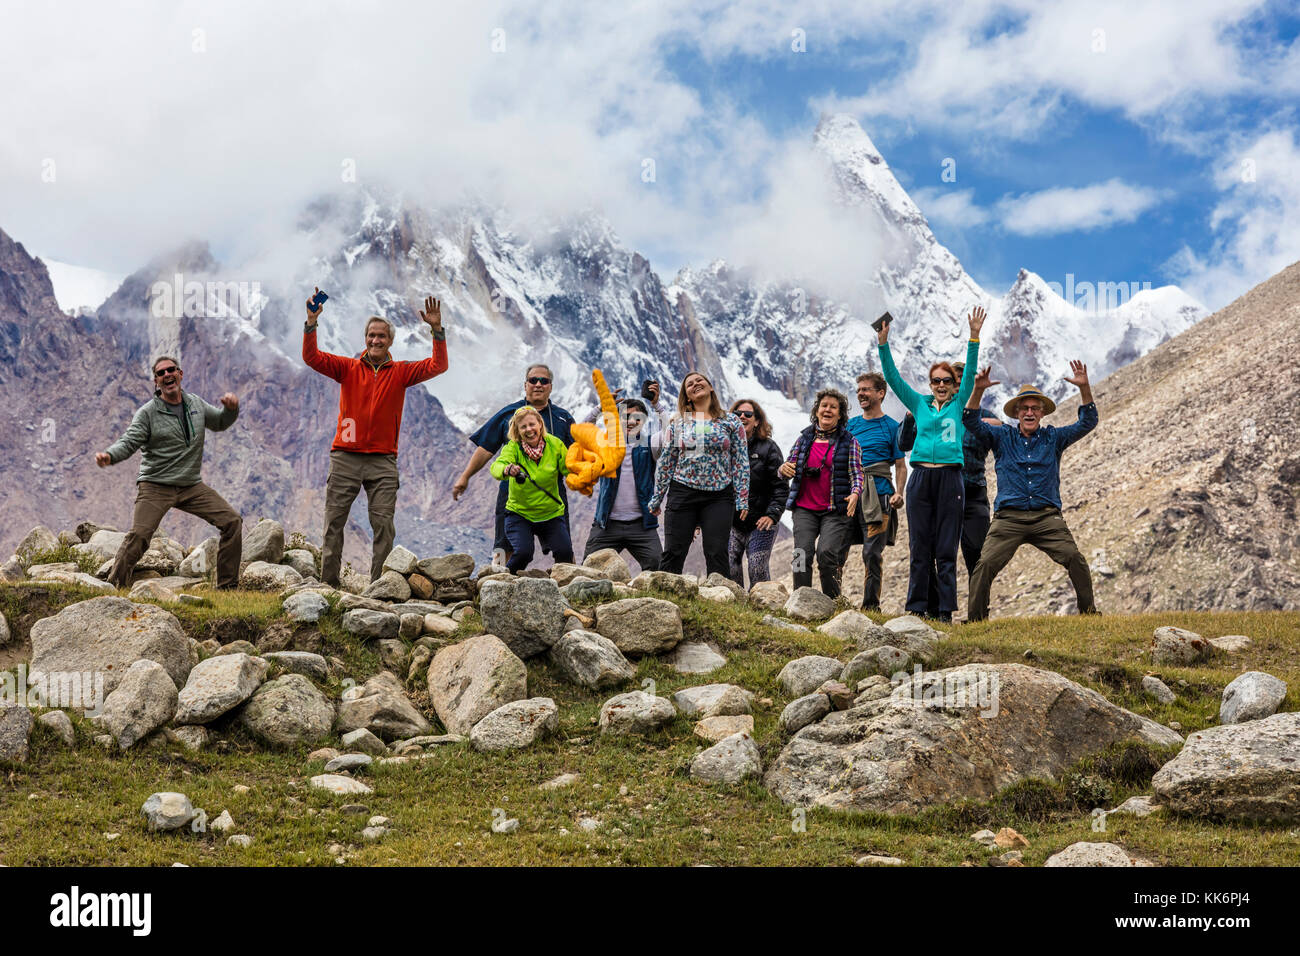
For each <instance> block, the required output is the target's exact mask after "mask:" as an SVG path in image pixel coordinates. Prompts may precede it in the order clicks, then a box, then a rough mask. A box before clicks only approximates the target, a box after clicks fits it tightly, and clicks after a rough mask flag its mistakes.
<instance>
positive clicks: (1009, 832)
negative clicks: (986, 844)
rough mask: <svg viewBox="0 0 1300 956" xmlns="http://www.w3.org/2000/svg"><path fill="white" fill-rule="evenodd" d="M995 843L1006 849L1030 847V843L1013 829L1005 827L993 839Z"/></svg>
mask: <svg viewBox="0 0 1300 956" xmlns="http://www.w3.org/2000/svg"><path fill="white" fill-rule="evenodd" d="M993 842H994V843H995V844H997V845H998V846H1000V847H1003V848H1004V849H1012V848H1014V847H1021V846H1029V841H1028V840H1026V839H1025V838H1024V837H1023V836H1021V835H1020V834H1019V833H1017V832H1016V831H1015V830H1013V829H1011V827H1003V828H1002V829H1001V830H999V831H998V832H997V835H996V836H994V837H993Z"/></svg>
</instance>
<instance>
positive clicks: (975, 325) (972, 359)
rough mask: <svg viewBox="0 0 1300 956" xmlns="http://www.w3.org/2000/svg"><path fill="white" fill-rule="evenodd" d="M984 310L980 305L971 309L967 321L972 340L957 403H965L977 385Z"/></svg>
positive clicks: (969, 343)
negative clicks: (976, 375)
mask: <svg viewBox="0 0 1300 956" xmlns="http://www.w3.org/2000/svg"><path fill="white" fill-rule="evenodd" d="M984 319H985V314H984V310H983V309H982V308H980V307H979V306H978V305H977V306H975V308H973V309H971V312H970V315H968V316H967V317H966V321H967V322H968V323H969V324H970V341H969V342H967V343H966V367H965V368H964V369H962V373H961V385H960V386H959V387H958V388H957V404H958V405H959V406H960V405H965V404H966V400H967V399H968V398H970V396H971V394H972V391H973V389H974V387H975V369H977V368H979V358H980V330H981V329H983V328H984Z"/></svg>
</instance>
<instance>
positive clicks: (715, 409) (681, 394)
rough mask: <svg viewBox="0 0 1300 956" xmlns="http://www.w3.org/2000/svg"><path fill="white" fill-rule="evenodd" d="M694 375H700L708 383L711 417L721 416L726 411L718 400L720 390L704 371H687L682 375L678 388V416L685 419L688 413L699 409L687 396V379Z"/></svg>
mask: <svg viewBox="0 0 1300 956" xmlns="http://www.w3.org/2000/svg"><path fill="white" fill-rule="evenodd" d="M692 375H698V376H699V377H700V378H702V379H704V381H705V382H707V383H708V386H709V417H710V418H721V417H722V416H723V415H724V414H725V412H723V410H722V403H721V402H719V401H718V390H717V389H716V388H714V387H713V383H712V382H710V381H709V377H708V376H707V375H705V374H704V373H703V372H687V373H686V374H685V375H683V376H682V386H681V388H679V389H678V390H677V417H678V418H680V419H683V420H684V419H685V418H686V417H687V415H688V413H690V412H695V411H698V410H699V409H697V408H695V406H694V405H693V404H692V403H691V401H690V399H688V398H687V397H686V380H687V379H688V378H690V377H691V376H692Z"/></svg>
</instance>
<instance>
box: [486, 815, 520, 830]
mask: <svg viewBox="0 0 1300 956" xmlns="http://www.w3.org/2000/svg"><path fill="white" fill-rule="evenodd" d="M518 829H519V821H518V820H516V819H514V818H513V817H512V818H511V819H509V820H507V819H505V818H504V817H494V818H493V819H492V832H493V833H514V832H515V831H516V830H518Z"/></svg>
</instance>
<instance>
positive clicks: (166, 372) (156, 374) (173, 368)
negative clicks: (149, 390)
mask: <svg viewBox="0 0 1300 956" xmlns="http://www.w3.org/2000/svg"><path fill="white" fill-rule="evenodd" d="M179 371H180V369H178V368H177V367H176V366H175V365H173V366H171V368H160V369H158V370H157V371H156V372H154V373H153V377H154V378H162V377H163V376H164V375H171V374H172V373H173V372H179Z"/></svg>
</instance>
